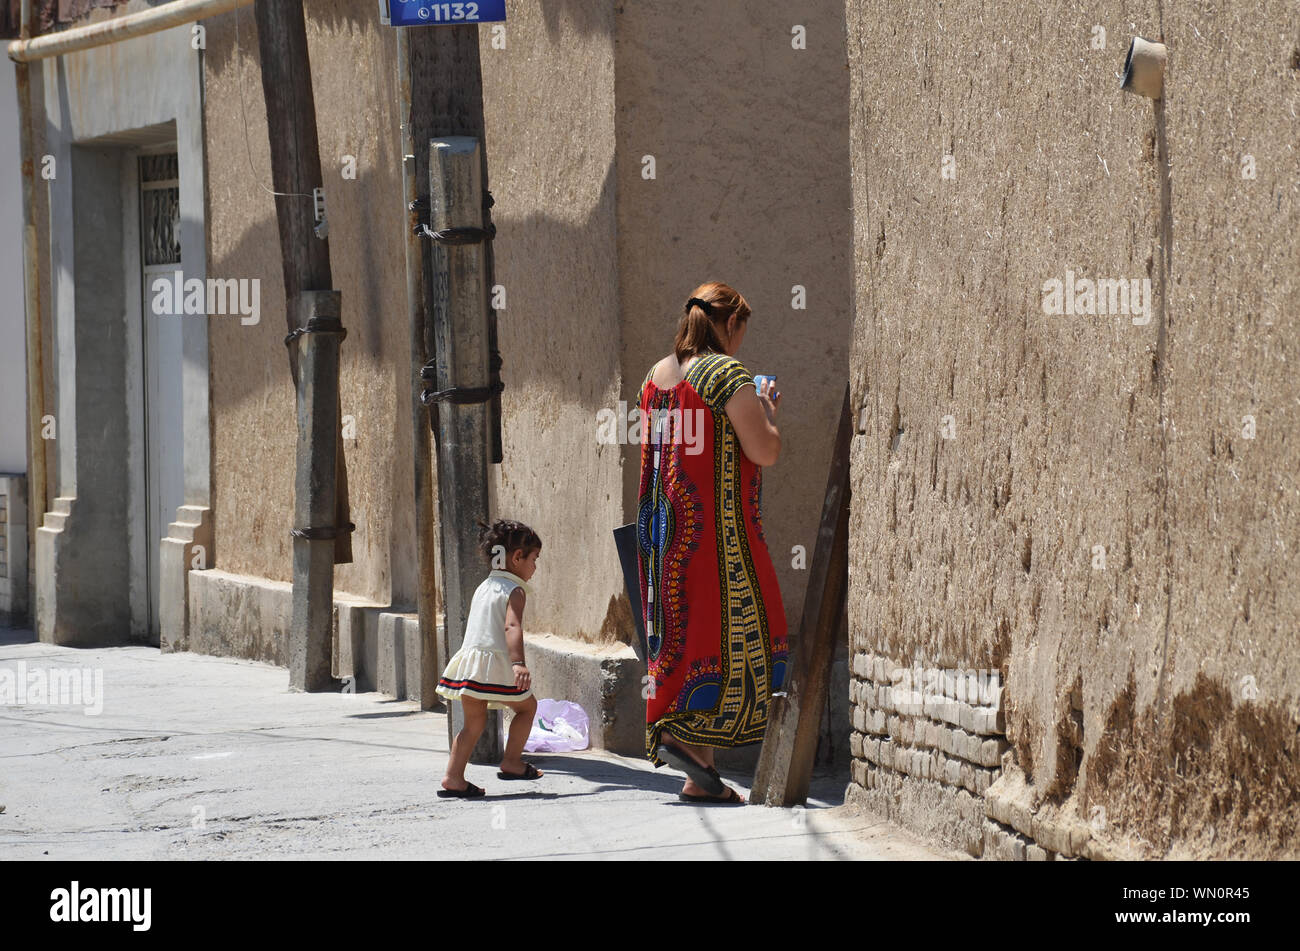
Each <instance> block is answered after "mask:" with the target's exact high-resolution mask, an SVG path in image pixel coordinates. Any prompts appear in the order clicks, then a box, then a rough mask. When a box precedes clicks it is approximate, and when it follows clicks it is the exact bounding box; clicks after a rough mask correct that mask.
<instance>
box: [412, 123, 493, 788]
mask: <svg viewBox="0 0 1300 951" xmlns="http://www.w3.org/2000/svg"><path fill="white" fill-rule="evenodd" d="M430 149H431V151H430V155H429V226H430V228H432V229H433V231H434V232H447V231H450V230H451V229H456V228H473V229H479V228H482V226H483V185H482V182H483V173H482V157H481V155H480V150H479V141H478V139H476V138H472V137H470V136H450V137H447V138H442V139H434V140H433V141H432V142H431V143H430ZM433 265H434V266H433V273H434V286H433V288H432V290H433V326H434V337H435V342H436V346H435V347H434V348H432V349H433V350H434V352H435V353H436V354H437V358H436V363H435V366H436V374H435V386H434V389H435V390H437V391H439V392H442V391H447V390H466V389H477V390H480V391H483V392H486V391H487V390H488V389H489V384H490V380H491V375H490V370H489V366H488V322H487V285H486V281H485V273H486V261H485V255H484V248H483V243H482V242H470V243H456V244H445V243H441V242H435V243H434V262H433ZM490 405H491V404H490V402H489V400H488V399H487V398H485V399H483V400H482V401H472V402H471V401H466V402H457V401H455V400H447V401H445V402H441V403H437V404H435V406H434V421H435V426H436V432H437V436H438V439H437V443H438V514H439V520H438V521H439V528H440V534H441V536H442V568H443V581H444V594H443V604H444V605H445V607H446V618H447V622H446V632H447V646H446V649H445V651H444V654H443V656H446V657H450V656H451V655H452V654H453V653H454V652H456V651H457V650H459V649H460V646H461V644H462V643H463V642H464V640H465V620H466V617H467V615H468V614H469V606H470V602H471V601H472V600H473V596H474V589H475V588H477V587H478V586H479V584H480V583H481V582H482V581H483V579H484V577H486V575H487V572H488V569H489V565H488V563H487V561H486V560H485V559H484V558H483V556H482V554H481V553H480V552H479V550H478V522H479V521H484V522H487V521H489V516H488V468H487V467H488V447H489V445H490V438H489V426H488V420H489V416H490ZM449 706H450V708H451V709H450V711H449V715H448V717H447V728H448V741H449V742H450V740H451V738H452V737H454V736H455V735H456V733H457V732H458V731H459V730H460V729H461V727H463V726H464V722H465V721H464V712H463V710H462V707H461V705H460V704H459V703H453V704H450V705H449ZM503 751H504V748H503V746H502V736H501V716H500V714H499V713H495V712H494V713H492V714H489V715H488V723H487V728H486V729H484V731H483V735H482V737H481V738H480V739H479V742H478V745H477V746H475V747H474V752H473V753H472V754H470V762H472V763H497V762H499V761H500V759H501V754H502V752H503Z"/></svg>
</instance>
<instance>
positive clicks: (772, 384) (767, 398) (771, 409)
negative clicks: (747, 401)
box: [758, 380, 781, 424]
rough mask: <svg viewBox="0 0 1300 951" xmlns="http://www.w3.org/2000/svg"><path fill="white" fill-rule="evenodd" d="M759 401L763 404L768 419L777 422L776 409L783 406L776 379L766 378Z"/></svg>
mask: <svg viewBox="0 0 1300 951" xmlns="http://www.w3.org/2000/svg"><path fill="white" fill-rule="evenodd" d="M758 401H759V402H760V403H762V404H763V412H765V413H767V421H768V422H769V423H773V424H775V423H776V411H777V409H778V408H780V406H781V391H780V390H778V389H777V388H776V380H764V381H763V388H762V389H761V390H760V391H759V393H758Z"/></svg>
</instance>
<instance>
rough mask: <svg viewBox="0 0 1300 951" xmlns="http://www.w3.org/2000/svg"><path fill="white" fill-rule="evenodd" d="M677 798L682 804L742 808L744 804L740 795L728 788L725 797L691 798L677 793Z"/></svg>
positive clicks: (688, 795)
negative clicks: (707, 803) (708, 803)
mask: <svg viewBox="0 0 1300 951" xmlns="http://www.w3.org/2000/svg"><path fill="white" fill-rule="evenodd" d="M677 798H678V799H680V800H681V801H682V802H710V803H714V804H715V805H719V806H730V805H737V806H743V805H744V804H745V800H743V799H741V798H740V794H739V793H737V792H736V791H735V790H734V789H732V788H731V787H730V786H728V787H727V794H726V795H725V796H692V795H691V794H690V793H678V794H677Z"/></svg>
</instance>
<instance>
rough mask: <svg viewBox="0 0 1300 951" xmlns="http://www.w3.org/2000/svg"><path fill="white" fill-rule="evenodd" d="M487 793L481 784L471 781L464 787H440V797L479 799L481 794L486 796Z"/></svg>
mask: <svg viewBox="0 0 1300 951" xmlns="http://www.w3.org/2000/svg"><path fill="white" fill-rule="evenodd" d="M485 795H487V793H486V792H485V791H484V790H483V789H482V788H481V787H479V786H475V785H474V784H473V783H471V782H466V783H465V788H464V789H439V790H438V798H439V799H477V798H478V797H479V796H485Z"/></svg>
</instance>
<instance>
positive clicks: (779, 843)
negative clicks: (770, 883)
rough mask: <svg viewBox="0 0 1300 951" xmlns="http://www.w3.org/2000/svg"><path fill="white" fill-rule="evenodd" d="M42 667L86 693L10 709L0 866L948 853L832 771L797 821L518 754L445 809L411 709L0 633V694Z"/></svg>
mask: <svg viewBox="0 0 1300 951" xmlns="http://www.w3.org/2000/svg"><path fill="white" fill-rule="evenodd" d="M38 669H42V670H49V669H58V670H60V671H67V672H68V673H69V674H71V673H72V672H74V671H76V672H78V673H81V672H87V671H88V672H89V673H90V678H89V679H88V680H85V681H83V682H84V683H85V684H87V685H88V686H90V687H91V688H92V689H91V691H89V692H88V693H86V694H85V695H82V696H81V697H80V698H79V699H80V701H81V704H82V705H72V704H68V703H64V704H55V703H45V704H41V703H32V702H27V703H14V702H13V701H14V700H16V699H28V700H31V699H36V700H40V699H49V700H54V699H57V698H56V697H53V696H50V697H45V698H42V697H34V698H31V697H28V698H22V697H18V696H16V695H15V696H13V697H8V698H3V702H4V704H5V705H4V706H0V723H2V724H3V726H0V803H3V804H4V806H5V807H6V808H5V811H4V812H3V813H0V860H12V859H42V858H45V857H47V856H48V857H49V858H51V859H72V860H79V859H184V858H203V859H259V858H367V859H378V858H388V859H392V858H400V859H429V858H441V859H445V858H469V857H481V858H491V859H507V858H511V859H520V858H557V859H562V858H610V859H628V858H638V859H643V858H644V859H768V860H771V859H812V858H816V859H934V858H957V857H958V856H955V855H948V854H944V853H940V852H936V851H934V850H933V849H930V848H928V847H926V846H925V845H923V844H921V843H919V842H918V840H916V839H914V838H913V837H911V836H909V835H908V834H907V833H905V832H903V831H901V830H899V829H897V828H896V827H893V826H890V825H889V824H887V823H884V822H881V821H879V820H877V819H874V818H871V817H865V816H862V815H858V814H855V813H853V812H851V811H849V810H847V809H846V808H845V807H843V806H837V804H838V803H840V802H841V801H842V791H843V788H844V783H845V781H844V779H843V778H842V777H839V776H829V775H828V776H821V777H818V778H817V780H816V782H815V783H814V788H813V798H812V800H811V801H810V804H809V805H810V807H809V808H808V809H807V810H790V809H771V808H763V807H749V806H747V807H730V808H727V807H699V806H692V805H688V804H684V803H680V802H678V800H677V798H676V794H677V792H678V790H679V789H680V787H681V779H680V777H679V776H677V775H675V774H672V773H669V772H668V770H667V769H663V770H655V769H653V768H652V767H651V766H650V764H649V763H648V762H646V761H640V760H635V759H628V758H624V757H619V756H614V755H610V754H605V753H601V752H592V751H589V752H584V753H579V754H551V755H548V754H530V758H531V759H533V760H534V761H535V762H537V763H538V765H539V767H540V768H542V769H543V770H545V771H546V772H547V775H546V777H544V778H543V779H542V780H541V781H540V782H539V783H537V784H535V785H534V784H522V783H520V784H513V783H512V784H506V783H502V782H500V781H498V780H497V779H496V771H495V769H494V768H488V767H475V766H472V767H471V768H470V778H471V780H472V781H474V782H477V783H478V784H479V785H480V786H484V787H486V788H487V790H488V798H486V799H480V800H477V801H473V802H464V801H446V800H440V799H438V798H436V797H435V795H434V793H435V790H436V789H437V784H438V780H439V779H440V778H441V776H442V769H443V766H444V764H445V762H446V756H447V740H446V726H445V717H444V716H443V715H441V714H433V713H423V712H420V711H419V710H418V709H417V706H416V704H414V703H411V702H401V701H394V700H390V699H388V698H386V697H384V696H382V695H380V694H374V693H371V694H358V695H354V696H349V695H344V694H329V695H324V694H301V693H290V692H289V690H288V672H287V671H285V670H283V669H280V668H277V667H272V666H268V665H265V664H259V663H253V662H249V661H239V660H227V659H222V658H214V657H205V656H199V655H195V654H162V653H160V652H159V651H157V650H156V649H153V648H147V647H129V648H109V649H103V650H72V649H67V648H58V647H52V646H48V645H44V644H39V643H37V642H35V640H34V639H33V636H32V634H31V632H30V631H17V630H5V629H0V685H3V684H4V683H5V682H6V681H8V683H9V684H10V685H11V686H12V685H14V684H15V683H16V682H17V681H18V680H19V679H20V678H19V677H18V674H19V673H20V672H23V671H25V672H26V674H27V680H28V682H29V683H30V682H31V675H32V672H33V671H36V670H38ZM5 670H9V671H12V672H13V675H12V676H6V675H5V674H4V673H3V671H5ZM97 672H102V696H95V695H94V690H93V685H94V683H95V680H96V678H97V677H99V676H100V674H99V673H97ZM83 676H84V674H83ZM47 677H48V675H40V676H38V679H46V678H47ZM48 679H50V680H51V682H53V680H54V678H53V677H48ZM65 699H67V698H66V697H65ZM101 703H102V710H100V712H98V713H96V714H93V715H91V714H88V713H87V712H86V711H87V710H94V709H95V707H96V706H98V705H99V704H101ZM728 779H729V780H731V781H732V782H733V783H734V784H735V785H737V786H739V787H740V788H741V789H742V790H743V791H747V787H746V783H747V777H743V776H741V777H728Z"/></svg>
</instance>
